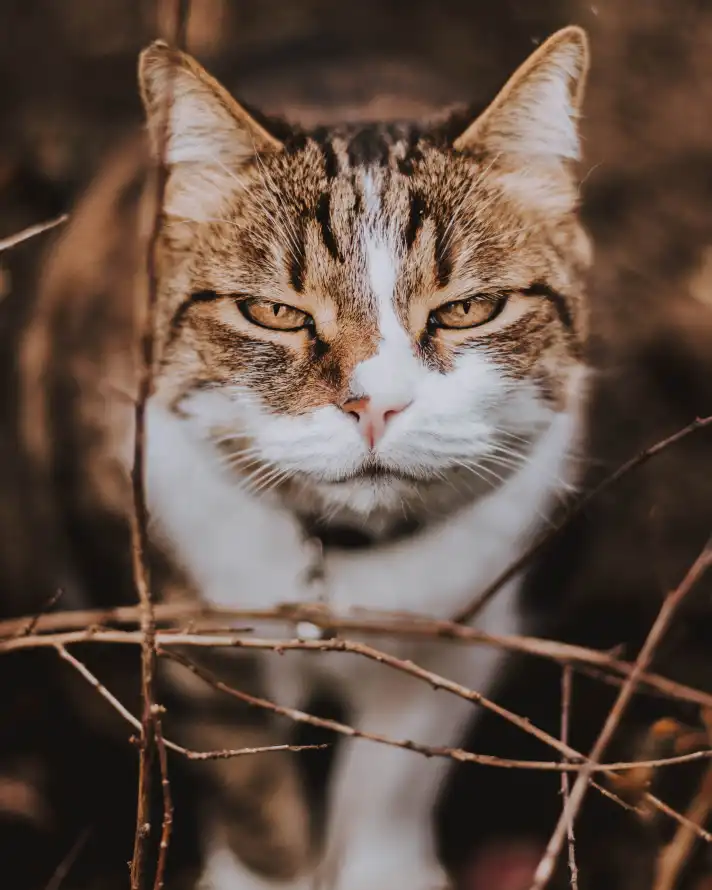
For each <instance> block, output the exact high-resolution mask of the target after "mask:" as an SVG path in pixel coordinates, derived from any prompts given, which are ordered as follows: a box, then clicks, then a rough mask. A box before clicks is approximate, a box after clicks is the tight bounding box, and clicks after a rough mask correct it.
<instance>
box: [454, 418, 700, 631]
mask: <svg viewBox="0 0 712 890" xmlns="http://www.w3.org/2000/svg"><path fill="white" fill-rule="evenodd" d="M710 424H712V415H710V416H709V417H697V418H695V420H693V421H692V423H688V425H687V426H685V427H683V428H682V429H680V430H678V431H677V432H676V433H673V434H672V435H671V436H668V437H667V438H666V439H661V440H660V441H659V442H656V443H655V444H654V445H651V446H650V447H648V448H645V449H644V450H643V451H641V452H640V453H639V454H636V455H635V457H632V458H631V459H630V460H628V461H626V462H625V463H624V464H622V466H620V467H618V469H617V470H616V471H615V472H614V473H611V475H610V476H607V477H606V478H605V479H604V480H603V481H602V482H600V483H599V484H598V485H597V486H596V487H595V488H594V489H593V490H592V491H589V492H588V494H586V495H584V496H583V497H582V498H581V499H580V500H579V501H577V502H576V503H575V504H573V506H572V507H571V509H570V510H568V511H567V512H566V513H565V514H564V516H563V517H562V519H561V521H560V522H558V523H557V524H556V525H554V526H553V527H552V528H550V529H548V530H547V532H546V533H545V534H544V535H543V537H541V538H539V539H538V540H537V541H535V542H534V544H532V546H531V547H529V548H528V549H527V550H525V551H524V553H523V554H522V555H521V556H520V557H519V559H517V560H516V561H515V562H513V563H512V564H511V565H510V566H509V567H508V568H507V569H505V571H504V572H502V574H501V575H500V576H499V577H498V578H495V580H494V581H493V582H492V584H490V585H489V587H487V588H486V589H485V590H484V591H483V592H482V593H481V594H480V595H479V596H478V597H477V599H476V600H475V601H474V602H473V603H471V604H470V605H469V606H467V608H465V609H463V610H462V611H461V612H460V613H459V614H458V615H457V616H456V617H455V619H454V620H455V621H456V622H458V623H460V624H467V623H468V622H470V621H472V619H473V618H474V617H475V616H476V615H477V614H479V612H480V611H481V610H482V609H483V608H484V607H485V606H486V605H487V603H488V602H489V601H490V600H491V599H492V597H493V596H494V595H495V594H496V593H497V591H498V590H500V589H501V588H502V587H503V585H505V584H506V583H507V581H511V579H512V578H514V577H515V575H517V574H519V572H521V570H522V569H523V568H524V567H525V566H528V565H529V563H530V562H531V561H532V560H533V559H534V557H535V556H538V555H539V554H540V553H541V552H542V550H544V548H545V547H547V546H548V545H549V544H550V543H551V542H552V541H553V540H554V539H555V538H556V537H557V536H558V535H559V534H560V533H561V532H562V531H563V530H564V528H566V527H567V526H568V525H569V523H570V522H571V521H572V520H573V519H574V518H575V517H577V516H579V515H580V514H581V513H583V511H584V510H585V509H586V507H588V505H589V504H590V503H591V501H593V500H594V499H595V498H597V497H598V496H599V495H600V494H601V493H602V492H603V491H605V490H606V489H608V488H610V487H611V486H612V485H615V483H616V482H618V481H619V480H620V479H622V478H623V476H627V475H628V473H630V472H631V471H632V470H635V469H636V468H637V467H640V466H642V465H643V464H644V463H647V462H648V461H649V460H650V458H651V457H655V455H656V454H660V452H661V451H664V450H665V449H666V448H669V447H670V446H671V445H675V444H676V443H677V442H679V441H680V440H681V439H686V438H687V436H689V435H690V434H691V433H694V432H696V431H697V430H700V429H703V428H704V427H707V426H710Z"/></svg>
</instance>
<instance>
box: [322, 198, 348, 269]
mask: <svg viewBox="0 0 712 890" xmlns="http://www.w3.org/2000/svg"><path fill="white" fill-rule="evenodd" d="M315 215H316V219H317V222H318V223H319V227H320V228H321V237H322V238H323V240H324V244H325V245H326V249H327V250H328V251H329V253H330V254H331V256H332V257H333V258H334V259H335V260H338V261H339V262H341V263H343V261H344V258H343V256H342V255H341V251H340V250H339V245H338V244H337V243H336V236H335V235H334V230H333V229H332V227H331V196H330V195H329V193H328V192H322V193H321V195H320V196H319V200H318V202H317V205H316V213H315Z"/></svg>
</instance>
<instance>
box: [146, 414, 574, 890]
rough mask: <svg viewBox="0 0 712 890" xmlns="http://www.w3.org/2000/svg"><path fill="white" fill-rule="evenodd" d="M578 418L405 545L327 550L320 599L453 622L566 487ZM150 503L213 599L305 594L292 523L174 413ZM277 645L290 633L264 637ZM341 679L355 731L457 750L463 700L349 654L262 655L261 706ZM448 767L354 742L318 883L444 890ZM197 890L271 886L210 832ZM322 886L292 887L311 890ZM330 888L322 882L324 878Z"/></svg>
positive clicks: (152, 429)
mask: <svg viewBox="0 0 712 890" xmlns="http://www.w3.org/2000/svg"><path fill="white" fill-rule="evenodd" d="M575 433H576V420H575V418H574V417H573V416H571V415H560V416H559V417H557V418H556V419H555V420H554V422H553V424H552V425H551V427H550V429H549V431H548V432H547V433H546V434H545V435H544V436H543V437H542V438H541V439H540V441H539V442H538V444H537V446H536V447H535V449H534V451H533V453H532V455H531V457H530V459H529V461H528V462H527V463H526V464H525V465H524V466H523V467H522V468H521V469H520V470H519V471H518V472H517V473H515V474H514V475H513V476H511V477H510V479H509V480H508V481H507V482H506V484H504V485H502V486H501V487H500V488H499V489H498V490H496V491H494V492H493V493H492V494H491V495H489V496H488V497H485V498H483V499H481V500H480V501H478V502H477V503H475V504H473V505H471V506H470V507H468V508H466V509H464V510H462V511H461V512H459V513H458V514H456V515H455V516H453V517H452V518H450V519H449V520H448V521H446V522H443V523H441V524H439V525H437V526H434V527H433V528H432V529H428V530H426V531H425V532H423V533H422V534H420V535H418V536H417V537H414V538H412V539H409V540H405V541H402V542H398V543H396V544H393V545H391V546H388V547H382V548H376V549H374V550H372V551H371V550H368V551H363V552H356V553H341V554H338V555H328V556H327V559H326V566H325V567H326V576H327V577H326V580H327V592H328V597H329V602H330V605H331V606H332V607H333V608H334V610H335V611H337V612H340V613H346V612H348V611H349V610H354V609H366V610H376V609H383V610H386V611H410V612H413V613H419V614H424V615H429V616H432V617H436V618H449V617H451V616H452V615H453V614H454V613H456V612H457V611H458V610H460V609H461V608H463V607H464V606H465V605H466V604H467V603H468V602H470V601H471V599H472V598H473V597H474V596H475V595H476V594H477V592H478V591H479V590H481V589H482V588H483V587H485V586H486V585H487V584H489V583H490V582H491V581H492V580H493V579H494V578H495V577H496V576H497V575H498V574H499V573H500V572H501V571H502V570H503V569H504V568H506V566H507V565H508V564H509V563H510V562H511V561H512V560H514V559H515V558H516V556H517V555H518V553H519V552H520V550H521V548H522V546H523V545H524V544H525V543H526V540H527V538H528V537H529V536H530V535H531V533H532V531H533V529H534V528H536V527H537V526H539V525H540V524H541V518H542V517H543V516H545V515H546V514H547V512H548V510H549V508H550V501H551V499H552V497H553V496H554V494H555V492H556V491H559V490H561V488H562V486H563V485H565V484H566V482H565V473H566V469H565V467H566V456H567V453H568V452H569V449H570V447H571V444H572V441H573V439H574V437H575ZM148 444H149V448H148V491H149V506H150V509H151V513H152V516H153V519H154V522H155V523H156V524H157V531H160V533H161V534H163V535H165V536H166V537H167V539H168V540H169V542H170V543H171V545H172V547H173V549H174V551H175V553H176V554H177V555H178V556H179V558H180V559H181V560H182V561H183V563H184V565H185V567H186V568H187V569H188V570H189V572H190V574H191V575H192V576H193V578H194V580H195V581H196V583H197V584H198V586H199V589H200V590H201V592H202V595H203V597H204V598H205V600H206V601H207V602H209V603H212V604H214V605H218V606H227V607H233V608H241V607H244V608H249V607H258V608H269V607H271V606H274V605H276V604H278V603H281V602H289V601H292V602H294V601H297V602H299V601H303V600H305V599H306V598H307V597H308V592H307V589H306V587H305V583H304V577H305V572H306V570H307V568H308V553H307V552H306V551H305V548H304V546H303V542H302V538H301V531H300V528H299V527H298V524H297V523H296V522H295V520H294V519H293V518H292V517H291V515H290V514H289V513H287V512H285V511H283V510H280V509H279V508H278V507H277V506H275V505H274V504H270V503H268V502H267V501H264V500H260V499H257V498H254V497H252V496H250V495H249V494H248V493H247V492H245V491H244V490H243V489H242V488H240V487H238V486H237V485H236V484H235V482H234V480H233V479H232V478H231V477H230V476H229V474H228V472H227V471H226V470H223V469H222V468H221V466H220V464H219V462H218V460H217V459H216V457H215V455H214V452H212V451H211V450H210V448H209V447H208V446H207V445H205V444H204V443H202V442H201V441H199V440H197V439H193V438H191V434H190V432H189V431H188V430H187V429H186V428H185V426H184V424H183V423H182V422H181V421H180V420H179V419H177V418H175V417H173V416H171V415H170V414H168V413H166V412H165V411H163V410H161V409H158V408H153V407H152V408H151V410H150V413H149V427H148ZM517 588H518V584H517V583H511V584H509V585H507V587H506V588H505V589H504V590H502V591H501V592H500V595H499V596H497V597H496V598H495V599H494V600H493V601H492V602H491V603H490V604H489V606H488V607H487V608H486V609H485V610H484V612H483V613H482V614H481V615H480V616H479V617H478V625H479V626H480V627H481V628H482V629H483V630H486V631H489V632H492V633H501V634H507V633H515V632H518V631H521V626H520V621H519V614H518V609H517V607H516V594H517ZM269 631H271V632H273V633H278V634H283V633H284V629H283V628H269ZM376 645H382V646H383V648H387V649H388V650H389V651H391V652H400V654H402V655H404V656H406V657H412V658H414V660H416V661H417V662H418V663H419V664H421V665H423V666H425V667H428V668H430V669H431V670H433V671H435V672H436V673H440V674H441V675H445V676H447V677H449V678H450V679H453V680H455V681H457V682H460V683H462V684H463V685H465V686H468V687H470V688H475V689H478V690H480V691H485V690H486V688H487V686H488V685H489V683H490V681H491V678H492V675H493V673H494V672H495V670H496V669H497V665H498V664H499V660H500V654H499V653H498V651H497V650H495V649H492V648H481V647H467V646H453V645H448V644H446V643H439V644H425V645H422V646H420V647H418V648H417V651H415V650H414V649H412V648H410V649H405V650H404V647H403V645H402V644H401V645H398V644H396V643H394V642H393V641H392V640H383V641H376ZM315 665H318V667H317V668H316V670H317V672H318V673H326V674H327V675H329V676H330V678H331V679H332V680H335V681H337V682H340V684H341V686H342V689H343V691H344V692H345V694H346V696H347V698H348V700H349V703H350V706H351V714H352V719H353V722H354V723H355V724H356V725H358V726H359V728H361V729H362V730H366V731H370V732H374V733H379V734H381V735H384V736H387V737H390V738H395V739H412V740H416V741H418V742H421V743H424V744H429V745H456V744H458V742H459V740H460V734H461V732H462V731H463V728H464V725H465V724H466V723H467V722H468V721H469V719H471V716H472V714H473V709H472V705H471V703H470V702H468V701H466V700H465V699H462V698H458V697H457V696H454V695H448V694H447V693H443V692H439V693H435V692H433V691H432V690H430V689H429V688H427V687H425V686H424V685H423V684H422V683H420V682H418V681H417V680H415V679H414V678H413V677H410V676H407V675H404V674H399V673H397V672H395V671H388V670H387V669H386V668H384V667H382V666H381V665H379V664H377V663H374V662H368V661H366V660H365V659H360V658H358V657H357V656H355V655H350V654H343V653H330V654H328V655H326V656H324V655H317V656H316V658H308V657H305V658H299V657H294V656H287V657H286V658H271V659H266V666H267V670H268V674H267V678H268V684H269V686H270V688H269V693H268V694H269V695H270V696H271V697H273V698H274V699H276V700H277V701H279V702H280V703H281V704H286V705H299V704H300V700H301V701H303V699H304V697H305V694H306V693H307V691H308V685H309V682H310V680H309V678H310V677H312V676H313V674H314V666H315ZM447 766H448V762H447V761H446V760H443V759H439V758H433V759H431V760H428V761H423V760H422V758H419V757H418V756H417V755H414V754H412V753H411V752H408V751H403V750H401V749H398V748H392V747H386V746H383V745H376V744H371V743H368V742H364V741H359V740H356V741H353V740H352V741H351V742H349V743H348V745H347V747H346V748H345V749H344V750H343V751H342V753H341V754H340V757H339V758H338V761H337V767H336V771H335V776H334V780H333V787H332V789H331V792H330V800H331V803H330V812H329V818H328V821H327V837H326V842H325V848H324V849H325V852H324V857H323V860H322V862H321V863H320V865H319V868H318V875H317V876H316V877H317V880H318V881H321V882H322V883H321V884H319V886H322V885H323V886H327V887H329V888H330V890H373V888H374V887H378V888H379V890H399V888H400V887H406V886H407V887H408V888H409V890H443V888H444V887H445V886H446V877H445V875H444V874H443V872H442V869H441V867H440V866H439V864H438V860H437V855H436V845H435V841H434V834H433V831H432V824H431V822H432V820H431V814H432V811H433V807H434V803H435V800H436V798H437V794H438V790H439V788H440V786H441V784H442V781H443V778H444V776H445V774H446V771H447ZM206 846H207V860H206V869H205V872H204V874H203V877H202V880H201V890H266V888H267V886H268V885H267V884H265V882H264V881H263V880H262V879H261V878H258V877H257V876H255V875H254V874H251V873H249V872H248V871H247V870H246V869H245V867H244V866H243V865H242V864H241V863H240V862H238V861H237V860H236V859H235V858H234V856H233V855H232V854H231V853H230V851H229V850H228V849H227V848H226V847H225V846H224V845H223V844H222V843H221V842H220V841H219V840H218V839H217V836H215V835H211V836H210V838H207V839H206ZM314 879H315V876H313V875H312V876H306V877H305V878H304V879H302V880H300V881H297V882H295V883H294V884H293V885H290V887H289V888H288V890H307V888H311V887H312V886H314V884H313V880H314ZM324 882H325V883H324Z"/></svg>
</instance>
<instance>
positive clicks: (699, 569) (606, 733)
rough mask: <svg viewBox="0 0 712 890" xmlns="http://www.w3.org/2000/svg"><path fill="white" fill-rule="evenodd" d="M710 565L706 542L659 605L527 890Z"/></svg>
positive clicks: (536, 886)
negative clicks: (667, 634) (679, 612)
mask: <svg viewBox="0 0 712 890" xmlns="http://www.w3.org/2000/svg"><path fill="white" fill-rule="evenodd" d="M710 565H712V541H710V542H708V544H707V546H706V547H705V548H704V550H703V551H702V552H701V553H700V555H699V556H698V557H697V559H696V560H695V562H694V563H693V565H692V566H691V568H690V569H689V571H688V572H687V574H686V575H685V577H684V578H683V580H682V582H681V583H680V585H679V586H678V587H677V588H676V589H675V590H673V591H672V592H671V593H670V594H668V596H667V597H666V598H665V600H664V601H663V604H662V606H661V608H660V612H659V613H658V617H657V618H656V620H655V622H654V624H653V626H652V628H651V630H650V633H649V634H648V637H647V639H646V641H645V643H644V644H643V647H642V649H641V650H640V653H639V655H638V657H637V659H636V661H635V664H634V666H633V670H632V672H631V673H630V675H629V677H628V679H627V681H626V683H625V684H624V685H623V687H622V689H621V691H620V693H619V695H618V698H617V699H616V701H615V703H614V705H613V707H612V708H611V711H610V713H609V715H608V718H607V719H606V722H605V724H604V726H603V729H602V730H601V732H600V734H599V736H598V739H597V740H596V743H595V745H594V746H593V749H592V750H591V754H590V757H589V760H588V762H587V763H586V764H585V765H584V766H583V767H582V768H581V770H580V772H579V774H578V776H577V777H576V781H575V782H574V786H573V788H572V790H571V796H570V798H569V801H568V803H567V805H566V806H565V807H564V811H563V813H562V815H561V818H560V819H559V821H558V823H557V825H556V828H555V829H554V833H553V835H552V836H551V840H550V841H549V843H548V845H547V848H546V852H545V854H544V856H543V858H542V860H541V862H540V863H539V866H538V867H537V870H536V874H535V876H534V882H533V884H532V888H531V890H543V888H544V887H545V886H546V885H547V884H548V882H549V880H550V879H551V875H552V873H553V871H554V867H555V865H556V860H557V858H558V856H559V853H560V852H561V847H562V845H563V843H564V839H565V837H566V833H567V826H568V825H569V824H570V823H572V822H573V820H574V819H575V817H576V815H577V814H578V811H579V809H580V808H581V805H582V803H583V800H584V797H585V796H586V790H587V788H588V782H589V779H590V777H591V774H592V772H593V770H594V764H595V763H596V762H597V761H598V760H600V759H601V757H602V755H603V753H604V751H605V749H606V747H607V746H608V743H609V742H610V741H611V738H612V737H613V734H614V732H615V731H616V729H617V727H618V724H619V722H620V720H621V718H622V716H623V713H624V711H625V709H626V708H627V706H628V704H629V702H630V700H631V698H632V697H633V695H634V694H635V689H636V685H637V682H638V678H639V676H640V674H641V673H643V671H645V670H646V669H647V667H648V666H649V664H650V662H651V661H652V658H653V656H654V654H655V651H656V649H657V647H658V645H659V643H660V641H661V640H662V638H663V636H664V634H665V632H666V631H667V629H668V627H669V625H670V622H671V621H672V619H673V617H674V615H675V613H676V612H677V609H678V607H679V606H680V605H681V603H682V602H683V600H684V599H685V598H686V597H687V596H688V594H689V593H690V591H691V590H692V589H693V587H694V586H695V584H696V583H697V581H698V580H699V579H700V578H701V577H702V575H703V574H704V573H705V571H706V570H707V569H708V568H709V566H710Z"/></svg>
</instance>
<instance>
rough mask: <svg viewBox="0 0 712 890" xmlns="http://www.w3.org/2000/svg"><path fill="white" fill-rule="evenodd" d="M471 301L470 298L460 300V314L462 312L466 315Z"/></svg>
mask: <svg viewBox="0 0 712 890" xmlns="http://www.w3.org/2000/svg"><path fill="white" fill-rule="evenodd" d="M471 302H472V301H471V300H464V301H463V302H462V304H461V305H462V314H463V315H467V313H468V312H469V311H470V304H471Z"/></svg>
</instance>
